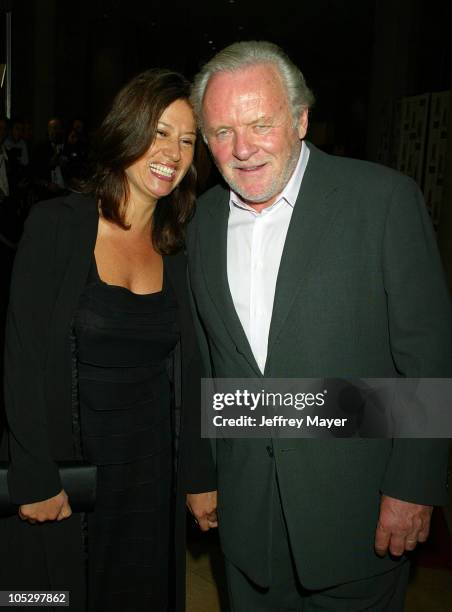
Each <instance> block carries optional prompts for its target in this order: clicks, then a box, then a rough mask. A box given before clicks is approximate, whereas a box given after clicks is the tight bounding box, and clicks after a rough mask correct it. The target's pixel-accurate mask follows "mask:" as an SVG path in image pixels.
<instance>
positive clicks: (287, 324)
mask: <svg viewBox="0 0 452 612" xmlns="http://www.w3.org/2000/svg"><path fill="white" fill-rule="evenodd" d="M309 148H310V151H311V153H310V158H309V163H308V167H307V170H306V173H305V176H304V178H303V183H302V186H301V190H300V194H299V196H298V199H297V202H296V205H295V208H294V211H293V215H292V219H291V222H290V226H289V230H288V233H287V238H286V242H285V247H284V252H283V255H282V260H281V265H280V269H279V274H278V280H277V286H276V293H275V301H274V307H273V315H272V321H271V327H270V334H269V343H268V357H267V362H266V367H265V376H267V377H274V378H278V377H279V378H298V377H300V378H301V377H312V378H314V377H332V378H334V377H338V378H340V377H362V378H372V377H376V378H379V377H397V376H405V377H449V376H451V374H452V319H451V309H450V299H449V295H448V291H447V288H446V285H445V282H444V279H443V274H442V269H441V263H440V259H439V256H438V253H437V248H436V244H435V238H434V235H433V231H432V228H431V224H430V220H429V218H428V214H427V211H426V209H425V205H424V202H423V199H422V196H421V194H420V192H419V190H418V188H417V187H416V185H415V184H414V182H413V181H412V180H411V179H409V178H407V177H404V176H402V175H400V174H399V173H396V172H394V171H392V170H389V169H387V168H383V167H381V166H377V165H374V164H370V163H366V162H360V161H355V160H349V159H345V158H336V157H333V156H330V155H326V154H324V153H322V152H320V151H319V150H318V149H316V148H315V147H313V146H312V145H309ZM228 214H229V206H228V190H227V189H226V188H224V187H222V186H217V187H215V188H213V189H212V190H210V191H209V192H207V193H206V194H205V195H204V196H203V197H202V198H201V199H200V201H199V203H198V207H197V213H196V217H195V219H194V221H193V223H192V225H191V228H190V232H189V271H190V282H191V287H192V291H193V295H194V300H195V307H196V311H197V315H198V328H199V330H198V331H199V336H200V341H201V344H202V352H203V357H204V363H205V370H206V373H209V372H210V373H212V375H213V376H216V377H225V378H233V377H237V378H239V377H241V378H244V377H259V376H261V373H260V371H259V369H258V367H257V365H256V362H255V359H254V357H253V354H252V351H251V349H250V346H249V344H248V341H247V338H246V336H245V333H244V331H243V329H242V327H241V324H240V321H239V318H238V316H237V314H236V312H235V309H234V305H233V302H232V298H231V294H230V291H229V287H228V281H227V272H226V240H227V223H228ZM268 444H269V441H268V440H267V441H266V440H253V441H251V440H243V439H242V440H223V439H220V440H218V441H217V444H216V455H217V472H218V485H219V520H220V535H221V540H222V546H223V550H224V553H225V555H226V557H227V558H228V559H229V560H230V561H231V562H233V563H234V564H236V565H237V566H238V567H240V568H241V569H242V570H244V571H245V573H246V574H247V575H249V576H250V577H251V578H252V579H253V580H254V581H255V582H257V583H258V584H262V585H266V584H268V579H269V576H268V571H269V554H268V551H269V545H270V537H271V534H270V529H271V508H272V496H273V495H274V494H275V470H276V471H277V475H278V480H279V484H280V491H281V497H282V503H283V509H284V514H285V517H286V520H287V526H288V530H289V537H290V541H291V545H292V549H293V553H294V558H295V562H296V566H297V570H298V574H299V577H300V580H301V582H302V584H303V585H304V586H305V587H307V588H310V589H318V588H323V587H326V586H329V585H333V584H338V583H342V582H346V581H349V580H354V579H359V578H364V577H367V576H371V575H374V574H377V573H379V572H384V571H385V570H387V569H390V568H391V567H393V565H394V564H395V563H396V561H394V560H392V559H390V558H389V557H386V558H384V559H380V558H379V557H377V556H376V554H375V552H374V546H373V542H374V536H375V527H376V523H377V519H378V513H379V502H380V496H381V493H382V492H384V493H386V494H388V495H390V496H393V497H396V498H399V499H403V500H407V501H412V502H418V503H423V504H443V503H444V502H445V500H446V465H447V448H448V443H447V441H442V440H434V441H433V440H425V439H424V440H409V439H394V440H392V439H333V440H323V439H322V440H320V439H317V440H316V439H297V440H287V439H286V440H283V439H279V440H276V439H274V440H273V447H274V458H272V457H270V456H269V454H268V452H267V449H266V446H268Z"/></svg>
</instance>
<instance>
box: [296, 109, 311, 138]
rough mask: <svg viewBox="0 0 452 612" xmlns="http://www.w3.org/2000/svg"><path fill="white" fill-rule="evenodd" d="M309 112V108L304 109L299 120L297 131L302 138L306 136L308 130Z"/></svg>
mask: <svg viewBox="0 0 452 612" xmlns="http://www.w3.org/2000/svg"><path fill="white" fill-rule="evenodd" d="M308 114H309V111H308V109H307V108H305V109H303V110H302V111H301V114H300V118H299V119H298V122H297V131H298V136H299V137H300V140H303V138H304V137H305V136H306V132H307V131H308Z"/></svg>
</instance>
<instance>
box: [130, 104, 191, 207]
mask: <svg viewBox="0 0 452 612" xmlns="http://www.w3.org/2000/svg"><path fill="white" fill-rule="evenodd" d="M195 140H196V124H195V118H194V115H193V111H192V109H191V107H190V106H189V104H188V102H187V101H186V100H183V99H180V100H176V101H175V102H173V103H172V104H170V105H169V106H168V107H167V108H166V109H165V110H164V111H163V113H162V115H161V117H160V119H159V122H158V125H157V133H156V136H155V140H154V142H153V143H152V144H151V146H150V147H149V149H148V150H147V151H146V153H145V154H144V155H143V157H141V158H140V159H138V160H137V161H136V162H135V163H133V164H132V165H131V166H129V167H128V168H127V169H126V171H125V172H126V176H127V180H128V182H129V189H130V200H131V201H137V200H141V201H147V202H156V201H157V200H159V199H160V198H162V197H164V196H167V195H168V194H169V193H171V192H172V191H173V189H174V188H175V187H177V185H179V183H180V182H181V180H182V179H183V178H184V176H185V174H186V173H187V171H188V169H189V168H190V165H191V163H192V160H193V153H194V148H195Z"/></svg>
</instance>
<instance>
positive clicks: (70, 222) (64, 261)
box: [0, 194, 216, 612]
mask: <svg viewBox="0 0 452 612" xmlns="http://www.w3.org/2000/svg"><path fill="white" fill-rule="evenodd" d="M97 227H98V213H97V207H96V203H95V201H94V200H93V199H92V198H89V197H86V196H81V195H78V194H73V195H70V196H68V197H65V198H60V199H53V200H51V201H48V202H43V203H41V204H39V205H36V206H35V207H33V209H32V211H31V213H30V216H29V218H28V220H27V222H26V225H25V230H24V235H23V238H22V240H21V243H20V246H19V249H18V252H17V255H16V260H15V264H14V271H13V280H12V284H11V297H10V305H9V311H8V323H7V329H6V351H5V403H6V412H7V418H8V424H9V435H8V436H3V439H2V444H1V447H0V458H1V459H8V458H9V457H10V460H11V467H10V471H9V486H10V493H11V496H12V499H13V500H14V501H15V502H16V503H29V502H33V501H38V500H43V499H48V498H49V497H52V496H54V495H56V494H57V493H58V492H59V491H60V489H61V483H60V479H59V474H58V470H57V466H56V463H55V461H58V460H67V459H72V458H73V457H74V442H73V433H72V427H73V424H72V402H73V400H74V398H73V393H72V382H73V365H74V360H73V359H72V354H71V341H70V337H71V330H72V324H73V318H74V315H75V313H76V311H77V307H78V304H79V302H80V296H81V294H82V293H83V291H84V289H85V287H86V283H87V279H88V273H89V270H90V266H91V263H92V257H93V252H94V245H95V240H96V236H97ZM164 265H165V269H166V272H167V279H168V283H170V284H171V288H172V289H173V291H174V294H175V296H176V300H177V320H178V325H179V329H180V341H179V342H178V344H177V346H176V348H175V350H174V351H173V352H172V358H171V360H170V361H171V363H172V369H173V373H174V381H173V387H172V402H173V404H176V406H180V405H181V398H182V399H183V406H182V411H181V424H180V440H179V453H178V478H177V494H176V508H175V532H174V534H175V540H176V551H175V556H176V570H177V571H176V578H175V580H176V581H177V583H178V587H179V588H178V590H177V593H178V601H177V602H176V604H175V606H176V609H183V599H184V597H183V579H184V572H183V570H184V565H183V564H184V559H185V550H184V533H185V532H184V528H185V503H184V493H185V492H193V493H194V492H201V491H208V490H212V489H215V488H216V485H215V473H214V468H213V464H212V458H211V455H210V446H209V441H208V440H200V439H199V431H200V409H199V407H200V386H199V384H198V381H199V378H200V369H199V357H198V348H197V344H196V339H195V335H194V330H193V322H192V317H191V311H190V304H189V301H188V300H189V298H188V294H187V287H186V261H185V256H184V255H183V253H178V254H177V255H174V256H166V257H164ZM8 447H9V449H8ZM5 559H7V560H8V562H7V563H5V562H4V560H5ZM83 561H84V559H83V547H82V537H81V516H80V515H78V514H77V515H73V516H72V517H71V518H70V519H68V520H65V521H61V522H59V523H47V524H43V525H39V526H36V525H28V524H27V523H23V522H22V521H21V520H20V519H19V518H18V517H12V518H10V519H2V520H0V587H1V588H2V589H3V590H4V589H7V588H10V587H12V586H15V587H17V588H19V589H25V588H29V589H31V588H33V587H35V588H40V589H42V590H44V589H48V588H50V589H53V590H58V589H63V588H64V589H65V590H71V601H72V603H71V606H70V608H69V609H70V610H71V612H75V611H76V612H82V611H83V612H84V611H85V609H86V608H85V603H84V602H85V598H84V593H85V584H84V583H85V575H84V569H85V568H84V562H83ZM173 586H174V585H173Z"/></svg>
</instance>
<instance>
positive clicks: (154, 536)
mask: <svg viewBox="0 0 452 612" xmlns="http://www.w3.org/2000/svg"><path fill="white" fill-rule="evenodd" d="M75 333H76V339H77V353H78V377H79V400H80V417H81V429H82V443H83V451H84V455H85V457H86V459H87V460H88V461H91V462H92V463H94V464H96V465H98V466H99V467H98V490H97V499H96V508H95V511H94V512H93V513H90V514H88V515H87V516H88V601H89V606H88V609H89V610H90V611H91V612H104V611H107V610H108V612H114V611H118V612H132V611H133V612H140V611H142V610H143V611H145V610H146V611H147V612H149V611H150V610H152V612H161V611H162V612H163V611H166V610H167V609H168V587H169V585H168V576H169V572H170V564H171V550H172V539H173V533H174V526H173V522H172V515H173V485H174V483H173V443H172V440H173V437H172V422H171V387H170V380H169V376H168V372H167V358H168V355H169V354H170V352H171V351H172V349H173V348H174V346H175V345H176V343H177V341H178V339H179V330H178V325H177V303H176V299H175V296H174V295H173V293H172V291H171V288H170V285H169V283H168V282H167V279H166V273H164V281H163V289H162V291H161V292H157V293H151V294H147V295H137V294H135V293H132V292H131V291H129V290H128V289H125V288H123V287H117V286H114V285H107V284H106V283H104V282H102V281H101V280H100V278H99V276H98V274H97V269H96V266H95V262H93V266H92V269H91V272H90V276H89V280H88V283H87V286H86V288H85V291H84V292H83V294H82V296H81V299H80V302H79V308H78V312H77V316H76V319H75Z"/></svg>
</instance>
